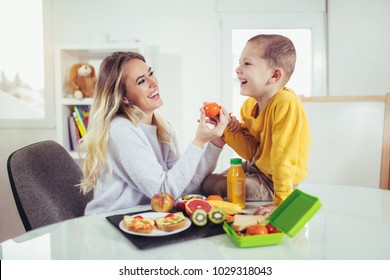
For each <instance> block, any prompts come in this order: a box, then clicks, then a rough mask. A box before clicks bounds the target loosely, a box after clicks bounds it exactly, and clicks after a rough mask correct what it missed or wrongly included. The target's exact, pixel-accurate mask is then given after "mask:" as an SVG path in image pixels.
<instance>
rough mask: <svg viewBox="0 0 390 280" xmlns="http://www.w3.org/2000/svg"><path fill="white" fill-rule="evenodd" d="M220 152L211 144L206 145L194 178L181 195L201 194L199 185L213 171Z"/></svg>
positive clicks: (219, 149)
mask: <svg viewBox="0 0 390 280" xmlns="http://www.w3.org/2000/svg"><path fill="white" fill-rule="evenodd" d="M221 151H222V149H221V148H218V147H217V146H214V145H213V144H212V143H208V144H207V148H206V150H205V152H204V153H203V156H202V158H201V160H200V162H199V164H198V166H197V168H196V171H195V174H194V177H193V178H192V180H191V182H190V184H189V185H188V186H187V187H186V189H185V190H184V192H183V193H187V194H192V193H201V184H202V183H203V181H204V179H205V178H206V176H207V175H209V174H211V173H212V172H213V171H214V170H215V167H216V166H217V161H218V157H219V155H220V154H221Z"/></svg>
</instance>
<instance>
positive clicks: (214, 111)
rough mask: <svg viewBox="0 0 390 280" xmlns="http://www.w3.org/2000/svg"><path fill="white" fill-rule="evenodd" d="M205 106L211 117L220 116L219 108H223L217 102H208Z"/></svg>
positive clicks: (207, 114)
mask: <svg viewBox="0 0 390 280" xmlns="http://www.w3.org/2000/svg"><path fill="white" fill-rule="evenodd" d="M203 108H204V111H205V113H206V116H207V117H209V118H214V117H216V116H218V114H219V110H220V109H221V107H220V106H219V105H218V103H216V102H210V103H206V104H205V105H204V106H203Z"/></svg>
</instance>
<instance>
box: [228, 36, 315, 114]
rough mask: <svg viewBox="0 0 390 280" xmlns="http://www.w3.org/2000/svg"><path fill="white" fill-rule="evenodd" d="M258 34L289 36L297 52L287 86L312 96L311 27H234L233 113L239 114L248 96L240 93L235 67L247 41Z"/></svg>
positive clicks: (301, 93)
mask: <svg viewBox="0 0 390 280" xmlns="http://www.w3.org/2000/svg"><path fill="white" fill-rule="evenodd" d="M257 34H280V35H284V36H286V37H288V38H289V39H290V40H291V41H292V42H293V44H294V46H295V49H296V52H297V61H296V65H295V70H294V73H293V75H292V76H291V78H290V80H289V82H288V84H287V85H286V86H287V87H290V88H292V89H293V90H294V91H295V92H296V93H297V94H299V95H305V96H310V95H311V92H312V82H313V79H312V75H313V74H312V50H311V46H312V40H311V30H310V29H233V30H232V77H233V83H232V84H233V86H232V87H233V88H232V92H233V114H234V115H235V116H239V115H240V112H239V108H240V105H241V104H242V102H243V101H244V99H246V98H247V96H241V95H240V86H239V83H238V81H237V75H236V72H235V68H236V67H237V66H238V61H239V59H240V55H241V51H242V49H243V48H244V46H245V44H246V42H247V41H248V39H250V38H251V37H253V36H255V35H257Z"/></svg>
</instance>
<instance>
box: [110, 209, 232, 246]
mask: <svg viewBox="0 0 390 280" xmlns="http://www.w3.org/2000/svg"><path fill="white" fill-rule="evenodd" d="M145 212H150V210H147V211H142V212H133V213H127V214H120V215H113V216H108V217H106V219H107V220H108V221H109V222H110V223H111V224H112V225H113V226H114V227H116V228H117V229H118V230H119V231H120V232H121V233H122V234H123V235H124V236H125V237H126V238H127V239H129V240H130V241H131V242H132V243H133V244H134V245H135V246H136V247H137V248H139V249H149V248H155V247H158V246H164V245H168V244H172V243H177V242H181V241H186V240H191V239H196V238H203V237H209V236H214V235H218V234H225V231H224V230H223V228H222V225H214V224H212V223H210V222H209V223H208V224H207V225H205V226H202V227H199V226H196V225H194V224H192V225H191V226H190V227H189V228H188V229H187V230H185V231H182V232H179V233H177V234H172V235H167V236H161V237H157V238H156V237H153V238H151V237H147V236H138V235H132V234H129V233H126V232H124V231H123V230H121V229H120V228H119V223H120V222H121V221H122V219H123V216H124V215H130V216H131V215H136V214H140V213H145Z"/></svg>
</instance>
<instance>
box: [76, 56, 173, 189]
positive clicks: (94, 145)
mask: <svg viewBox="0 0 390 280" xmlns="http://www.w3.org/2000/svg"><path fill="white" fill-rule="evenodd" d="M131 59H140V60H142V61H144V62H145V58H144V57H143V56H142V55H141V54H139V53H134V52H114V53H112V54H111V55H110V56H108V57H106V58H105V59H104V60H103V62H102V64H101V66H100V69H99V75H98V79H97V83H96V88H95V93H94V101H93V103H92V105H91V110H90V113H89V124H88V133H87V134H86V135H85V136H84V138H83V139H82V142H81V143H80V148H79V154H80V157H81V158H82V163H83V173H84V177H83V179H82V181H81V184H80V187H81V190H82V191H83V192H84V194H85V193H87V192H89V191H91V190H93V189H94V187H95V184H96V180H97V179H98V178H99V176H100V175H101V173H102V172H103V171H104V170H106V169H109V170H110V169H111V167H110V166H109V164H108V163H107V143H108V138H109V126H110V122H111V120H112V119H113V118H114V117H116V116H118V115H120V116H122V117H125V118H128V119H129V120H130V121H131V122H132V123H134V124H135V125H139V124H140V122H141V120H142V119H143V117H144V112H143V111H142V110H141V109H140V108H139V107H137V106H135V105H132V104H125V103H124V102H123V98H124V97H125V96H126V84H125V78H126V77H124V73H123V69H124V66H125V65H126V63H127V62H128V61H129V60H131ZM152 124H154V125H156V126H157V137H158V139H159V141H160V142H162V143H167V144H168V145H170V146H173V141H172V136H171V134H170V132H169V130H168V127H167V124H166V122H165V121H164V120H163V119H162V118H161V117H159V116H158V115H156V114H154V116H153V120H152Z"/></svg>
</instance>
